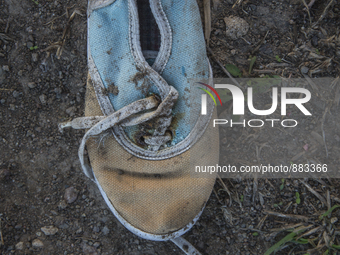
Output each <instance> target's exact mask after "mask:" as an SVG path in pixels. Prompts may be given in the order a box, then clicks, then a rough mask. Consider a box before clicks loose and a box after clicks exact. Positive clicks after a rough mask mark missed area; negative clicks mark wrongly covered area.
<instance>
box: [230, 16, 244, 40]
mask: <svg viewBox="0 0 340 255" xmlns="http://www.w3.org/2000/svg"><path fill="white" fill-rule="evenodd" d="M224 22H225V24H226V35H227V37H229V38H231V39H232V40H236V39H238V38H240V37H242V36H244V35H246V34H247V33H248V30H249V24H248V23H247V22H246V21H245V20H244V19H242V18H240V17H236V16H229V17H225V18H224Z"/></svg>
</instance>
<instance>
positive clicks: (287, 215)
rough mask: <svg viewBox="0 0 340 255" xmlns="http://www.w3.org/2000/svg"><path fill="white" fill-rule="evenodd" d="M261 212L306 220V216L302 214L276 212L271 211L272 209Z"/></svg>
mask: <svg viewBox="0 0 340 255" xmlns="http://www.w3.org/2000/svg"><path fill="white" fill-rule="evenodd" d="M263 212H264V213H266V214H269V215H273V216H277V217H281V218H287V219H293V220H303V221H308V217H305V216H302V215H294V214H283V213H278V212H273V211H268V210H264V211H263Z"/></svg>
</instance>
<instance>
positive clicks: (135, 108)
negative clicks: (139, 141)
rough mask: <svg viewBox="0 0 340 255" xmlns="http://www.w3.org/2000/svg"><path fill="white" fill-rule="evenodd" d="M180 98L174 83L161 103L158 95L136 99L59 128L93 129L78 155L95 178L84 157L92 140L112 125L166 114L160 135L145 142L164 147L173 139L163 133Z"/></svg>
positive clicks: (146, 139) (87, 134)
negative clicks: (109, 112)
mask: <svg viewBox="0 0 340 255" xmlns="http://www.w3.org/2000/svg"><path fill="white" fill-rule="evenodd" d="M177 98H178V92H177V90H176V89H175V88H174V87H172V86H170V90H169V93H168V95H167V96H166V97H165V98H164V100H163V101H162V102H161V103H160V104H159V102H158V100H157V99H156V97H155V96H151V97H147V98H144V99H140V100H138V101H135V102H133V103H131V104H129V105H127V106H125V107H123V108H122V109H120V110H118V111H116V112H114V113H112V114H111V115H109V116H92V117H79V118H76V119H74V120H72V121H69V122H64V123H60V124H59V130H60V131H62V130H63V129H64V128H66V127H72V128H74V129H88V128H89V130H88V131H87V132H86V133H85V135H84V137H83V139H82V141H81V143H80V146H79V150H78V156H79V160H80V164H81V167H82V169H83V171H84V173H85V174H86V175H87V176H89V177H91V176H92V170H91V167H90V166H89V165H88V164H86V163H85V159H84V155H85V154H84V152H85V145H86V141H87V140H88V139H90V138H91V137H93V136H96V135H99V134H101V133H102V132H104V131H106V130H108V129H109V128H112V127H113V126H115V125H121V126H124V127H127V126H134V125H138V124H141V123H143V122H146V121H149V120H152V119H155V118H157V117H163V120H164V121H165V123H163V124H162V125H161V126H159V127H158V128H157V129H156V130H155V132H156V134H155V133H154V134H153V136H146V137H145V138H144V139H145V142H146V143H149V145H150V146H151V149H152V150H155V149H156V150H157V149H159V147H160V146H162V145H163V144H164V143H166V142H168V141H169V140H170V139H171V137H169V135H167V134H164V135H162V133H164V132H163V131H164V128H167V127H168V126H169V125H168V124H169V121H170V122H171V116H170V115H171V112H172V107H173V105H174V103H175V102H176V100H177ZM157 106H158V107H157ZM156 107H157V109H156V110H154V111H151V112H145V111H146V110H150V109H153V108H156ZM160 122H161V121H160ZM157 132H158V133H159V135H158V134H157Z"/></svg>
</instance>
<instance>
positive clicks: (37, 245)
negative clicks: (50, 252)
mask: <svg viewBox="0 0 340 255" xmlns="http://www.w3.org/2000/svg"><path fill="white" fill-rule="evenodd" d="M32 247H33V248H42V247H44V244H43V242H42V241H40V240H39V239H34V240H33V242H32Z"/></svg>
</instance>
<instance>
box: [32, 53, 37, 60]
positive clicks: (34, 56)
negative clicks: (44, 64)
mask: <svg viewBox="0 0 340 255" xmlns="http://www.w3.org/2000/svg"><path fill="white" fill-rule="evenodd" d="M32 61H33V62H37V61H38V53H32Z"/></svg>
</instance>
